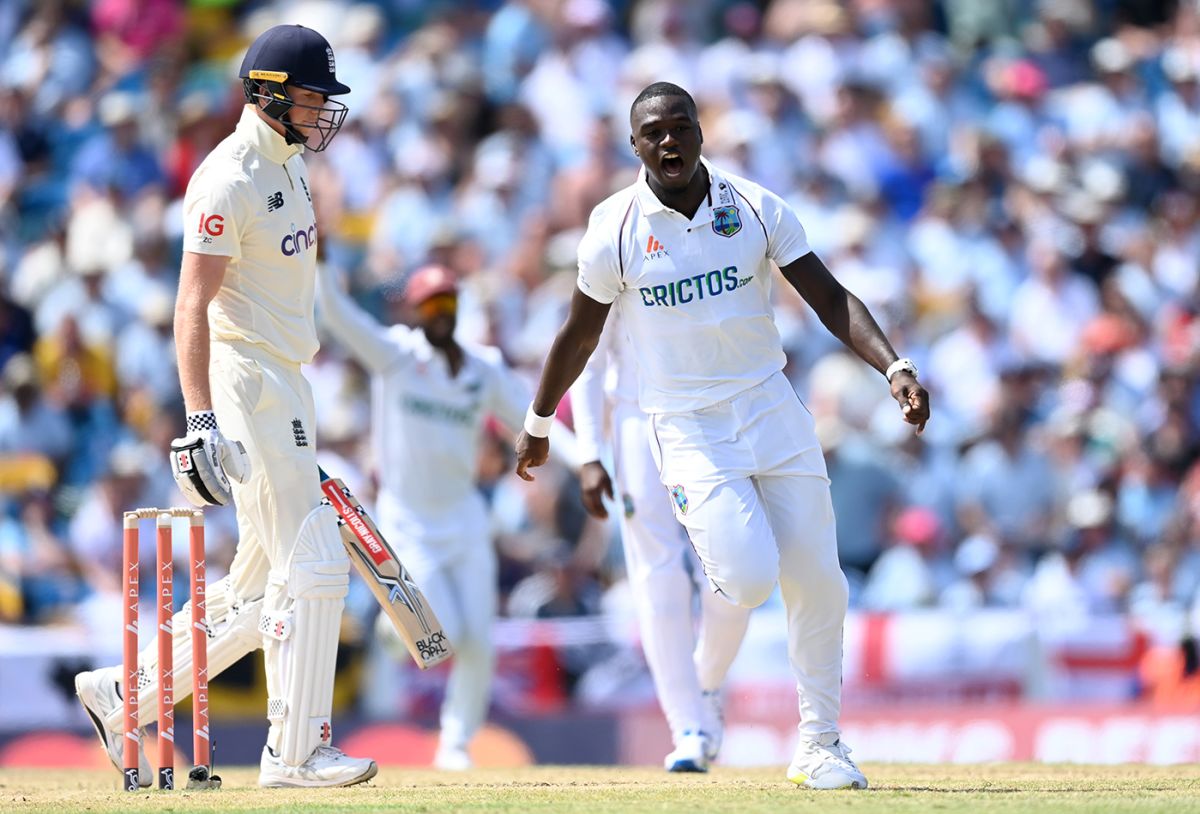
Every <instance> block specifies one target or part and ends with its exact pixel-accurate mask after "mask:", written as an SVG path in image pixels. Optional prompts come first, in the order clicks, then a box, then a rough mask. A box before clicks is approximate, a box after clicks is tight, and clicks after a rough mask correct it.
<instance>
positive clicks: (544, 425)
mask: <svg viewBox="0 0 1200 814" xmlns="http://www.w3.org/2000/svg"><path fill="white" fill-rule="evenodd" d="M553 426H554V416H553V415H538V414H537V413H535V412H534V411H533V405H532V404H530V405H529V409H528V410H527V411H526V412H525V432H526V433H528V434H529V435H532V436H533V437H534V438H545V437H546V436H548V435H549V434H550V428H551V427H553Z"/></svg>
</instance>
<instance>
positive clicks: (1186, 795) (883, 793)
mask: <svg viewBox="0 0 1200 814" xmlns="http://www.w3.org/2000/svg"><path fill="white" fill-rule="evenodd" d="M864 769H865V771H866V773H867V776H868V777H869V778H870V780H871V783H872V788H871V789H870V790H869V791H859V792H814V791H809V790H806V789H799V788H796V787H794V786H792V784H790V783H788V782H787V781H785V780H784V779H783V773H782V770H781V769H733V768H718V769H715V770H714V771H713V772H711V773H710V774H707V775H667V774H664V773H663V772H662V771H657V770H653V769H648V768H618V767H595V766H538V767H532V768H525V769H476V770H474V771H471V772H467V773H465V774H461V775H450V774H443V773H438V772H434V771H430V770H425V769H422V770H412V769H401V768H394V767H385V768H384V769H383V770H382V771H381V773H380V775H379V776H378V777H376V778H375V780H373V781H372V782H371V783H370V784H368V785H364V786H355V787H353V788H348V789H326V790H313V789H259V788H257V787H255V786H254V783H255V781H256V779H257V776H258V772H257V770H256V769H250V768H227V769H224V770H220V774H221V775H222V776H223V778H224V781H225V787H224V788H223V789H221V790H220V791H216V792H188V791H173V792H157V791H144V792H140V793H137V794H127V793H125V792H122V791H119V790H118V788H117V784H118V781H119V777H118V775H117V773H116V772H115V771H106V772H101V771H78V772H67V771H62V770H47V769H37V770H33V769H2V770H0V811H5V812H10V811H13V812H54V813H55V814H66V813H67V812H95V813H96V814H104V813H105V812H116V811H176V812H178V811H184V812H244V811H256V812H257V811H270V812H288V814H291V813H292V812H301V811H313V812H367V811H438V812H440V811H502V812H529V811H544V812H551V811H553V812H586V813H587V814H598V812H607V811H681V812H688V813H689V814H698V813H699V812H710V811H737V812H755V811H763V812H766V811H770V812H779V811H814V812H815V811H820V812H821V813H822V814H830V813H831V812H842V811H846V812H851V811H852V812H855V814H874V813H875V812H881V813H882V812H889V814H890V813H891V812H938V814H943V813H944V812H960V811H961V812H994V811H1005V812H1009V811H1011V812H1082V811H1094V812H1120V811H1136V812H1146V811H1164V812H1167V811H1169V812H1173V814H1174V813H1175V812H1179V813H1182V812H1200V767H1197V766H1176V767H1146V766H1046V765H1031V764H1004V765H992V766H969V767H968V766H916V765H907V766H902V765H868V766H864Z"/></svg>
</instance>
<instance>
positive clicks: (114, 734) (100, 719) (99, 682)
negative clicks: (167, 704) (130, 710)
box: [75, 667, 153, 788]
mask: <svg viewBox="0 0 1200 814" xmlns="http://www.w3.org/2000/svg"><path fill="white" fill-rule="evenodd" d="M119 676H120V670H118V669H117V668H116V667H103V668H101V669H99V670H89V671H87V672H83V673H79V674H77V675H76V676H75V694H76V695H77V696H79V703H81V704H83V711H84V712H86V713H87V714H88V718H90V719H91V721H92V726H94V727H96V734H97V735H99V736H100V743H101V744H102V745H103V746H104V751H106V752H108V759H109V760H111V761H112V764H113V766H115V767H116V768H117V771H119V772H124V771H125V769H124V766H123V763H122V757H123V755H124V747H125V733H124V732H122V731H121V730H119V729H117V730H112V729H109V728H108V727H107V726H106V725H105V723H104V722H105V721H106V720H107V719H108V716H109V715H110V714H111V713H112V711H113V710H115V709H117V708H118V707H121V706H123V705H124V702H123V701H122V700H121V696H120V694H119V693H118V691H117V687H118V685H119V684H120V682H119V681H118V680H117V679H118V677H119ZM137 734H138V785H139V786H141V787H142V788H148V787H149V786H150V784H151V782H153V773H152V772H151V771H150V762H149V761H148V760H146V750H145V748H144V744H145V743H146V730H145V728H144V727H139V728H138V731H137Z"/></svg>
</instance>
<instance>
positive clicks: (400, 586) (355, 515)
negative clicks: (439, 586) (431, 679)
mask: <svg viewBox="0 0 1200 814" xmlns="http://www.w3.org/2000/svg"><path fill="white" fill-rule="evenodd" d="M320 472H321V491H322V492H323V493H324V495H325V497H324V501H327V502H328V503H329V505H331V506H333V508H334V510H335V511H336V512H337V514H338V531H340V532H341V535H342V542H343V543H344V544H345V545H346V550H347V551H349V552H350V561H351V562H352V563H354V567H355V568H357V569H358V573H359V574H361V575H362V578H363V579H364V580H366V582H367V586H368V587H369V588H370V589H371V593H373V594H375V598H376V599H377V600H379V604H380V605H381V606H382V607H383V612H384V613H386V614H387V615H388V616H389V617H390V618H391V620H392V624H393V625H395V626H396V631H397V632H398V633H399V634H400V638H401V640H403V642H404V645H405V647H407V648H408V652H409V653H410V654H411V655H412V657H413V661H415V662H416V663H417V666H418V667H420V668H421V669H422V670H425V669H427V668H429V667H432V666H433V665H435V664H439V663H441V662H443V661H445V660H446V659H448V658H450V656H451V655H452V654H453V653H454V650H453V649H452V648H451V646H450V640H449V639H447V638H446V634H445V632H444V631H443V630H442V623H441V622H439V621H438V619H437V616H436V615H434V612H433V608H431V607H429V603H428V602H426V601H425V595H424V594H422V593H421V589H420V588H418V587H417V584H416V583H415V582H413V578H412V576H411V575H410V574H409V573H408V569H407V568H405V567H404V565H403V564H401V562H400V560H399V559H397V558H396V552H395V551H393V550H392V547H391V546H390V545H388V544H387V541H386V540H384V539H383V535H382V534H380V533H379V529H378V528H376V527H375V522H374V521H373V520H371V518H370V517H369V516H368V515H367V513H366V512H365V511H364V510H363V507H362V506H361V505H360V504H359V502H358V501H357V500H356V499H355V497H354V495H353V494H352V493H351V492H350V490H349V489H347V488H346V484H344V483H342V479H341V478H331V477H329V475H328V474H326V473H325V470H323V469H322V470H320Z"/></svg>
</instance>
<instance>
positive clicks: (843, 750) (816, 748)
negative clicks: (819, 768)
mask: <svg viewBox="0 0 1200 814" xmlns="http://www.w3.org/2000/svg"><path fill="white" fill-rule="evenodd" d="M808 752H809V754H815V755H817V756H818V757H819V758H820V759H821V761H822V762H823V763H825V764H830V763H832V764H833V765H834V766H836V767H837V768H839V769H841V770H842V771H844V772H854V773H855V774H857V773H858V767H857V766H855V765H854V761H853V760H851V759H850V747H849V746H847V745H846V744H844V743H842V742H841V740H836V741H834V742H833V743H831V744H829V745H828V746H826V745H825V744H823V743H817V742H816V741H813V742H811V743H809V745H808Z"/></svg>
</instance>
